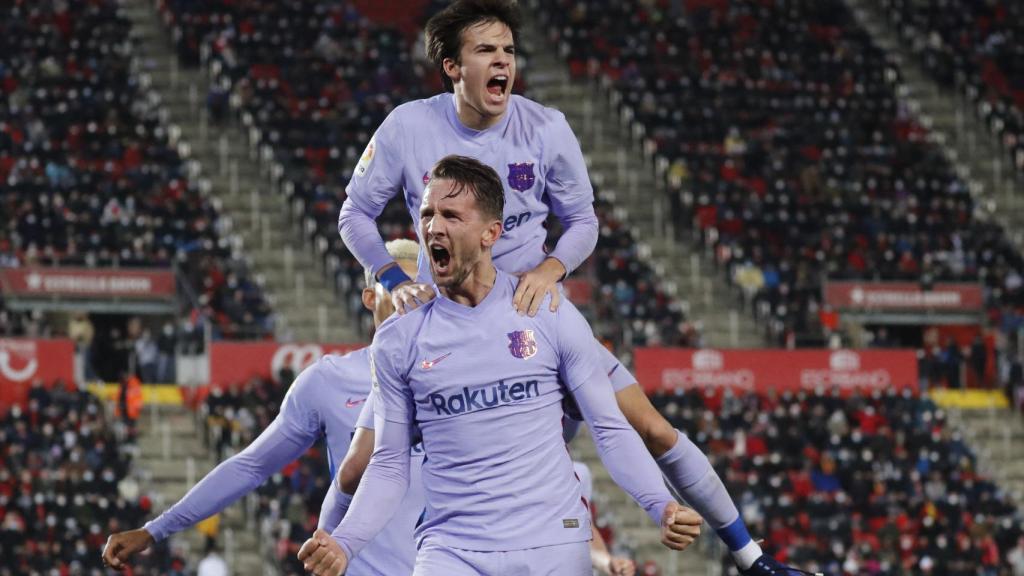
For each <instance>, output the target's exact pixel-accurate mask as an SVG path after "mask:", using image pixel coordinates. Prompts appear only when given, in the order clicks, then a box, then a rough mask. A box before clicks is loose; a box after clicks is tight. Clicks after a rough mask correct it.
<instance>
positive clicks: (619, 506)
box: [570, 426, 722, 576]
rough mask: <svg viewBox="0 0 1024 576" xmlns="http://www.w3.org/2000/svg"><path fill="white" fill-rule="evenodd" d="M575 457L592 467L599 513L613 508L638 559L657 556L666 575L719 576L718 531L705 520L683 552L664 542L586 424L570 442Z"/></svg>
mask: <svg viewBox="0 0 1024 576" xmlns="http://www.w3.org/2000/svg"><path fill="white" fill-rule="evenodd" d="M570 451H571V453H572V457H573V460H578V461H580V462H583V463H584V464H586V465H587V466H588V467H589V468H590V472H591V474H592V475H593V478H594V501H595V502H596V503H597V506H598V513H599V514H600V513H603V512H610V513H611V514H612V515H613V516H614V518H615V521H614V523H613V525H612V528H613V530H614V531H615V538H616V540H617V541H619V542H623V543H625V544H626V545H628V546H629V547H630V548H632V549H633V550H635V552H636V557H635V560H636V561H637V563H638V564H641V565H642V564H643V562H646V561H648V560H654V561H655V562H656V563H657V564H658V566H659V567H660V568H661V573H662V574H664V575H665V576H717V575H718V574H720V572H721V567H720V565H719V563H718V562H717V561H716V558H717V557H718V554H720V550H721V549H722V548H721V546H720V545H719V544H718V543H717V537H716V536H715V535H714V532H713V531H711V529H710V528H708V526H707V524H705V525H704V526H703V527H702V528H701V536H700V538H699V539H698V540H697V542H695V543H694V544H692V545H691V546H690V547H689V548H687V549H686V550H684V551H682V552H673V551H671V550H669V549H668V548H665V547H664V546H663V545H662V544H661V542H660V532H659V531H658V527H657V526H655V525H654V523H653V522H651V519H650V518H648V517H647V513H646V512H644V511H643V510H642V509H641V508H640V507H639V506H637V505H636V503H635V502H633V499H632V498H630V497H629V495H627V494H626V493H625V492H623V491H622V489H621V488H619V486H618V485H617V484H616V483H615V481H613V480H612V478H611V476H610V475H609V474H608V471H607V470H606V469H605V468H604V465H603V464H601V460H600V458H599V457H598V455H597V448H596V447H595V446H594V441H593V439H592V438H591V436H590V431H589V430H587V428H586V427H585V426H583V427H581V428H580V431H579V433H578V434H577V435H576V438H575V439H574V440H573V442H572V444H571V445H570ZM638 573H639V571H638Z"/></svg>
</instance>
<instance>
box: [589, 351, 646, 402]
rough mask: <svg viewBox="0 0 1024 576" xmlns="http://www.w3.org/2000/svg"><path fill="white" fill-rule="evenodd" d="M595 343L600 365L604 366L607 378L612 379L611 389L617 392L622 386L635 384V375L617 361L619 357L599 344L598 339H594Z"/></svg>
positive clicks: (626, 386)
mask: <svg viewBox="0 0 1024 576" xmlns="http://www.w3.org/2000/svg"><path fill="white" fill-rule="evenodd" d="M595 343H596V344H597V353H598V355H599V356H600V357H601V365H602V366H604V371H605V372H606V373H607V374H608V379H609V380H611V381H612V390H615V391H616V392H619V391H620V390H622V389H623V388H628V387H630V386H632V385H633V384H636V377H635V376H633V375H632V374H630V373H629V370H626V367H625V366H623V365H622V363H621V362H619V359H618V358H616V357H615V354H612V352H611V350H608V349H607V348H605V346H604V344H601V342H600V341H599V340H595Z"/></svg>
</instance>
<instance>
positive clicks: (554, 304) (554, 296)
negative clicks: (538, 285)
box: [548, 284, 562, 312]
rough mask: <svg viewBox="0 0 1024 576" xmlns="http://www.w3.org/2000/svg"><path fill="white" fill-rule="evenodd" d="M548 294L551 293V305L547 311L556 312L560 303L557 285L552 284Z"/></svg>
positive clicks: (560, 296)
mask: <svg viewBox="0 0 1024 576" xmlns="http://www.w3.org/2000/svg"><path fill="white" fill-rule="evenodd" d="M548 292H550V293H551V305H550V306H548V310H550V311H552V312H558V306H559V304H561V303H562V295H561V294H560V293H559V292H558V285H557V284H552V285H551V288H549V289H548Z"/></svg>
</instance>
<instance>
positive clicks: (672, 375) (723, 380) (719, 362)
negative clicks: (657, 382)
mask: <svg viewBox="0 0 1024 576" xmlns="http://www.w3.org/2000/svg"><path fill="white" fill-rule="evenodd" d="M690 364H691V366H692V368H691V369H685V368H681V369H680V368H667V369H665V370H664V371H662V373H661V383H662V386H664V387H665V388H669V389H674V388H679V389H683V390H689V389H691V388H739V389H742V390H753V389H754V384H755V380H756V379H755V378H754V373H753V372H751V371H750V370H748V369H746V368H741V369H739V370H728V369H726V367H725V357H724V356H723V355H722V353H721V352H718V351H717V350H698V351H696V352H694V353H693V358H692V360H691V361H690Z"/></svg>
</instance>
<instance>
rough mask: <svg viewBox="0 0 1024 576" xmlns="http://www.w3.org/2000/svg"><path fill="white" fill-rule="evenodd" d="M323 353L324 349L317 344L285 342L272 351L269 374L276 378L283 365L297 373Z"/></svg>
mask: <svg viewBox="0 0 1024 576" xmlns="http://www.w3.org/2000/svg"><path fill="white" fill-rule="evenodd" d="M323 355H324V349H323V348H321V347H320V346H319V345H317V344H285V345H284V346H281V347H280V348H278V349H277V351H276V352H274V357H273V358H272V359H271V360H270V375H271V376H272V377H273V378H274V380H277V379H278V375H279V374H280V373H281V369H282V368H285V367H288V368H291V371H292V373H294V374H298V373H299V372H302V371H303V370H305V369H306V367H307V366H309V365H310V364H312V363H313V362H316V361H317V360H319V359H320V357H321V356H323Z"/></svg>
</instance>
